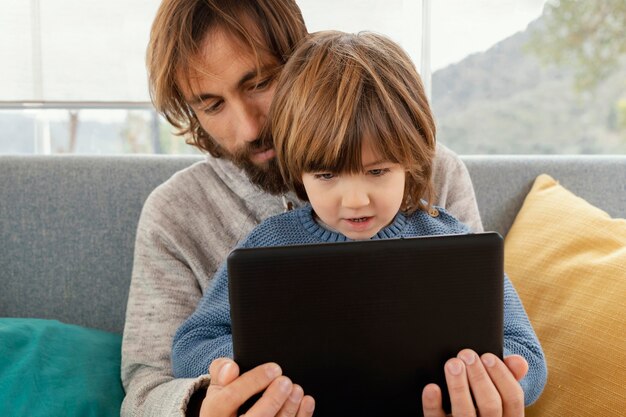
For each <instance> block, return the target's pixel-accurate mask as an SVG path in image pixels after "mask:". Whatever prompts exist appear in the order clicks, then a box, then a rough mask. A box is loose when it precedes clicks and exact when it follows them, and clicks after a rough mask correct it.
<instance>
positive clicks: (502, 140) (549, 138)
mask: <svg viewBox="0 0 626 417" xmlns="http://www.w3.org/2000/svg"><path fill="white" fill-rule="evenodd" d="M541 25H542V22H541V18H539V19H538V20H536V21H534V22H532V23H531V24H530V25H529V26H528V28H527V29H526V30H525V31H523V32H518V33H517V34H515V35H513V36H511V37H509V38H507V39H504V40H503V41H501V42H499V43H497V44H496V45H494V46H493V47H491V48H490V49H489V50H487V51H485V52H483V53H477V54H473V55H470V56H468V57H467V58H465V59H464V60H462V61H460V62H458V63H456V64H453V65H450V66H448V67H446V68H443V69H441V70H438V71H436V72H435V73H434V74H433V83H432V107H433V112H434V114H435V119H436V121H437V128H438V131H437V138H438V140H439V141H441V142H442V143H444V144H446V145H448V146H449V147H450V148H452V149H453V150H455V151H456V152H457V153H460V154H489V153H504V154H540V153H543V154H556V153H561V154H563V153H569V154H579V153H626V120H623V119H624V118H625V115H623V114H621V113H620V107H619V106H620V104H619V103H620V100H626V62H624V65H623V66H621V67H620V68H619V69H617V70H615V71H613V72H612V73H611V74H610V75H609V76H608V77H606V78H605V79H603V80H602V81H601V82H599V83H598V85H597V86H596V88H594V89H593V90H590V91H580V92H579V91H577V90H576V88H575V82H574V71H573V70H572V69H571V68H567V67H556V66H554V65H552V66H544V65H543V64H541V63H540V62H539V60H538V58H536V57H535V56H534V55H532V54H531V53H530V52H527V51H526V45H527V44H528V42H529V40H530V37H531V33H532V32H533V31H534V30H538V29H539V28H541ZM622 106H624V105H623V104H622ZM621 111H622V112H623V111H624V110H621Z"/></svg>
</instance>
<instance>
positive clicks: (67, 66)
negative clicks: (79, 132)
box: [0, 0, 159, 103]
mask: <svg viewBox="0 0 626 417" xmlns="http://www.w3.org/2000/svg"><path fill="white" fill-rule="evenodd" d="M158 4H159V0H132V1H127V0H107V1H101V0H0V36H1V37H2V40H1V41H0V57H1V58H0V59H1V60H2V63H1V65H0V101H4V102H114V103H138V102H143V103H145V102H148V101H149V95H148V90H147V82H146V71H145V63H144V62H145V59H144V57H145V50H146V44H147V42H148V36H149V31H150V25H151V23H152V20H153V19H154V15H155V13H156V9H157V7H158Z"/></svg>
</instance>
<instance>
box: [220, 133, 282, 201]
mask: <svg viewBox="0 0 626 417" xmlns="http://www.w3.org/2000/svg"><path fill="white" fill-rule="evenodd" d="M272 146H273V144H272V143H271V140H267V139H265V140H262V139H257V140H255V141H254V142H249V143H247V144H246V146H245V147H244V148H243V149H240V150H237V151H236V152H235V153H233V154H230V153H228V152H226V151H225V150H223V149H222V153H223V154H224V155H225V157H226V158H228V159H230V160H231V161H232V162H233V163H234V164H235V165H236V166H238V167H239V168H241V169H243V170H244V172H245V173H246V175H247V176H248V178H249V179H250V182H252V183H253V184H254V185H256V186H258V187H260V188H261V189H262V190H264V191H266V192H268V193H270V194H274V195H278V194H284V193H285V192H287V191H288V190H289V187H287V185H286V184H285V181H284V180H283V177H282V175H281V174H280V168H279V167H278V161H277V160H276V157H274V158H272V159H270V160H269V161H267V162H264V163H263V164H261V165H257V164H255V163H253V162H252V161H251V160H250V156H251V155H252V154H253V153H254V152H255V151H259V150H267V149H270V148H272Z"/></svg>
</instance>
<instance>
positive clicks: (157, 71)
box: [146, 0, 307, 157]
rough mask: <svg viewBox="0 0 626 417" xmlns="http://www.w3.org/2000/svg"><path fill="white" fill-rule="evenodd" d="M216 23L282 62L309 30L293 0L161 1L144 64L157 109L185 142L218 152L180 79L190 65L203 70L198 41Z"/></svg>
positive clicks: (238, 38)
mask: <svg viewBox="0 0 626 417" xmlns="http://www.w3.org/2000/svg"><path fill="white" fill-rule="evenodd" d="M216 28H219V29H220V30H224V31H225V32H226V33H228V34H229V35H231V36H234V39H237V40H238V41H240V42H241V43H242V46H245V47H249V48H250V49H251V50H252V52H253V53H254V55H255V56H256V57H257V65H259V64H258V62H259V56H260V54H261V53H270V54H271V55H273V56H274V57H276V59H277V60H278V62H279V63H280V64H283V63H284V62H285V61H286V60H287V58H288V57H289V55H290V54H291V52H292V51H293V50H294V49H295V47H296V46H297V44H298V43H299V42H300V41H301V40H302V39H303V38H304V37H305V36H306V34H307V30H306V26H305V24H304V20H303V19H302V14H301V12H300V8H299V7H298V5H297V4H296V2H295V0H163V2H162V3H161V5H160V7H159V9H158V11H157V15H156V17H155V19H154V22H153V24H152V30H151V32H150V42H149V43H148V49H147V56H146V66H147V69H148V84H149V87H150V96H151V98H152V102H153V104H154V106H155V108H156V109H157V111H159V112H160V113H161V114H162V115H163V116H165V118H166V119H167V120H168V122H170V123H171V124H172V125H173V126H174V127H176V128H177V129H178V132H177V133H178V134H180V135H186V136H187V137H188V143H190V144H191V145H194V146H196V147H198V148H200V149H201V150H204V151H207V152H209V153H211V155H213V156H215V157H219V156H221V153H220V150H219V149H218V148H217V147H216V146H215V143H214V142H213V140H212V139H211V138H210V137H209V135H208V134H207V133H206V132H205V131H204V129H202V127H201V126H200V123H199V121H198V119H197V118H196V116H195V114H194V112H193V111H192V110H191V109H190V107H189V106H188V104H187V102H186V101H185V98H184V97H183V94H182V91H181V88H180V86H179V85H178V83H179V82H180V79H181V74H182V75H187V74H189V73H190V71H191V70H197V71H198V72H200V73H201V72H202V68H201V60H200V53H201V51H200V45H201V44H202V41H203V40H204V39H205V38H206V36H207V34H208V33H209V32H211V31H213V30H215V29H216Z"/></svg>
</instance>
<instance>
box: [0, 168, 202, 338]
mask: <svg viewBox="0 0 626 417" xmlns="http://www.w3.org/2000/svg"><path fill="white" fill-rule="evenodd" d="M198 159H199V158H198V157H183V156H181V157H163V156H140V157H133V156H120V157H108V156H107V157H87V156H51V157H50V156H49V157H45V156H3V157H0V221H1V222H2V225H1V226H0V288H1V289H0V317H39V318H50V319H57V320H60V321H63V322H66V323H72V324H78V325H83V326H89V327H95V328H99V329H103V330H108V331H112V332H118V333H119V332H122V330H123V326H124V314H125V311H126V302H127V297H128V288H129V285H130V276H131V270H132V260H133V247H134V239H135V231H136V227H137V221H138V220H139V215H140V212H141V208H142V206H143V203H144V201H145V200H146V198H147V197H148V195H149V194H150V192H151V191H152V190H153V189H154V188H155V187H156V186H157V185H159V184H161V183H162V182H164V181H165V180H167V179H168V178H169V177H170V176H171V175H172V174H173V173H174V172H176V171H178V170H180V169H182V168H184V167H186V166H189V165H191V164H192V163H193V162H195V161H197V160H198Z"/></svg>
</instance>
